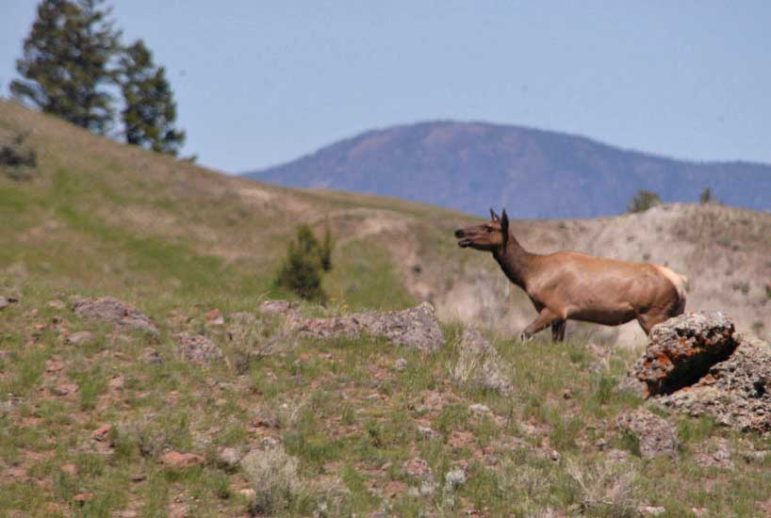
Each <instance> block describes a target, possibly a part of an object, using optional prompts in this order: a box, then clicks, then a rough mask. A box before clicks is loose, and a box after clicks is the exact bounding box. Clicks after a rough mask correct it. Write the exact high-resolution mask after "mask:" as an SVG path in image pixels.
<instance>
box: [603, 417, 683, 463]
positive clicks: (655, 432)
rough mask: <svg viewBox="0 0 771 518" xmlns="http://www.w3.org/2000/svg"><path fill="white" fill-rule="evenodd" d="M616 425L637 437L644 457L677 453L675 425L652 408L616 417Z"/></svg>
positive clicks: (641, 454)
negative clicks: (655, 412) (652, 410)
mask: <svg viewBox="0 0 771 518" xmlns="http://www.w3.org/2000/svg"><path fill="white" fill-rule="evenodd" d="M616 425H617V426H618V428H619V429H620V430H621V431H623V432H626V433H629V434H631V435H632V436H634V437H636V438H637V440H638V441H639V445H640V456H641V457H643V458H652V457H658V456H667V457H675V456H676V455H677V448H678V445H679V443H678V440H677V432H676V430H675V427H674V426H673V425H672V423H670V422H669V421H667V420H666V419H664V418H663V417H659V416H657V415H656V414H654V413H653V412H651V411H650V410H647V409H645V408H638V409H637V410H634V411H632V412H627V413H625V414H622V415H620V416H618V418H617V419H616Z"/></svg>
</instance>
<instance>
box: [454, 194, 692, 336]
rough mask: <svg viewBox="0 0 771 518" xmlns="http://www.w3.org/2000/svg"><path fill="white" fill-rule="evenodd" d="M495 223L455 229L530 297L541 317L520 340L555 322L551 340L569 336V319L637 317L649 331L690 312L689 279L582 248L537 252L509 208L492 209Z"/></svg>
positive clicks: (615, 321)
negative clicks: (512, 228) (522, 240)
mask: <svg viewBox="0 0 771 518" xmlns="http://www.w3.org/2000/svg"><path fill="white" fill-rule="evenodd" d="M490 216H491V218H492V219H491V221H488V222H486V223H484V224H482V225H474V226H470V227H465V228H459V229H457V230H456V231H455V237H457V238H458V245H459V246H460V247H462V248H473V249H475V250H482V251H486V252H492V254H493V257H494V258H495V260H496V261H497V262H498V264H499V265H500V267H501V269H502V270H503V273H504V274H506V277H508V278H509V280H510V281H511V282H512V283H514V284H516V285H517V286H519V287H520V288H522V289H523V290H524V291H525V292H526V293H527V295H528V297H530V300H531V301H532V303H533V305H534V306H535V309H536V311H538V317H537V318H536V319H535V320H534V321H533V322H532V323H530V325H528V326H527V327H526V328H525V329H524V331H522V334H521V335H520V339H521V340H523V341H524V340H529V339H531V338H532V337H533V335H535V334H536V333H538V332H540V331H542V330H544V329H545V328H546V327H548V326H551V331H552V339H553V340H554V341H555V342H561V341H563V340H564V339H565V327H566V324H567V321H568V320H579V321H583V322H593V323H596V324H604V325H608V326H616V325H620V324H624V323H626V322H629V321H631V320H633V319H636V320H637V322H638V323H639V324H640V327H642V329H643V331H645V334H646V335H647V334H649V333H650V330H651V328H652V327H653V326H655V325H656V324H658V323H660V322H663V321H665V320H667V319H668V318H671V317H674V316H677V315H679V314H681V313H682V312H683V311H684V310H685V283H686V278H685V277H683V276H682V275H679V274H677V273H675V272H673V271H672V270H670V269H669V268H667V267H665V266H661V265H657V264H651V263H632V262H627V261H619V260H616V259H609V258H605V257H596V256H592V255H587V254H582V253H578V252H569V251H561V252H555V253H553V254H546V255H540V254H533V253H530V252H528V251H526V250H525V249H524V248H522V245H520V244H519V242H518V241H517V239H516V238H515V237H514V236H513V235H511V233H510V232H509V217H508V215H507V214H506V209H504V210H503V212H502V214H501V216H498V214H496V213H495V211H494V210H493V209H490Z"/></svg>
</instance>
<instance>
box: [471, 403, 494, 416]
mask: <svg viewBox="0 0 771 518" xmlns="http://www.w3.org/2000/svg"><path fill="white" fill-rule="evenodd" d="M468 409H469V410H470V411H471V413H472V414H489V413H490V407H488V406H487V405H482V404H480V403H474V404H473V405H469V407H468Z"/></svg>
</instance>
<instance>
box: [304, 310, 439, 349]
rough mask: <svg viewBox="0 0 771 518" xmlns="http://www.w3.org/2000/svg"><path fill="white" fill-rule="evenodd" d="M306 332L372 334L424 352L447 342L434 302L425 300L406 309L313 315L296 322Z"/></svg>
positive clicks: (325, 335)
mask: <svg viewBox="0 0 771 518" xmlns="http://www.w3.org/2000/svg"><path fill="white" fill-rule="evenodd" d="M295 330H296V331H297V332H298V334H300V335H302V336H312V337H317V338H331V337H335V336H347V337H356V336H360V335H361V334H369V335H371V336H378V337H383V338H385V339H387V340H388V341H389V342H391V343H393V344H395V345H401V346H404V347H408V348H411V349H417V350H420V351H424V352H433V351H436V350H438V349H439V348H440V347H442V345H444V334H443V333H442V329H441V328H440V327H439V321H438V320H437V319H436V315H435V314H434V308H433V306H431V304H429V303H427V302H423V303H422V304H420V305H419V306H416V307H414V308H409V309H405V310H402V311H388V312H374V311H372V312H366V313H356V314H353V315H348V316H342V317H333V318H311V319H306V320H300V321H298V322H297V323H296V326H295Z"/></svg>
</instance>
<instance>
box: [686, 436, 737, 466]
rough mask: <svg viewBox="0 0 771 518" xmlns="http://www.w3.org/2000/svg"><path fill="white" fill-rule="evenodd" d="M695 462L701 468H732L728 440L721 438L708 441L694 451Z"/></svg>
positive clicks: (732, 463)
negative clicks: (697, 450)
mask: <svg viewBox="0 0 771 518" xmlns="http://www.w3.org/2000/svg"><path fill="white" fill-rule="evenodd" d="M695 460H696V464H698V465H699V466H701V467H703V468H720V469H733V467H734V462H733V459H732V456H731V448H730V445H729V444H728V441H727V440H725V439H722V438H718V439H715V440H713V441H710V442H708V443H707V444H706V445H705V446H704V447H703V448H702V450H701V451H699V452H697V453H696V456H695Z"/></svg>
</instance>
